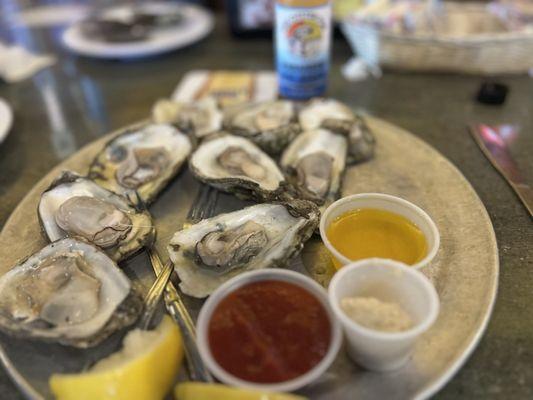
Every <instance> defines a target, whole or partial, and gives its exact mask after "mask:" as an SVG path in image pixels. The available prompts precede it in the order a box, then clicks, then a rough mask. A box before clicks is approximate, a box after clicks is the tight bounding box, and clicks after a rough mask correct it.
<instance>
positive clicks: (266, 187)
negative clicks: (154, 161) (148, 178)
mask: <svg viewBox="0 0 533 400" xmlns="http://www.w3.org/2000/svg"><path fill="white" fill-rule="evenodd" d="M189 168H190V170H191V172H192V173H193V174H194V176H196V178H198V179H199V180H201V181H202V182H205V183H207V184H209V185H211V186H214V187H216V188H217V189H220V190H223V191H225V192H230V193H235V195H236V196H238V197H240V198H244V199H249V198H255V199H258V200H268V199H274V198H276V197H277V195H279V194H280V192H282V191H283V189H284V187H285V178H284V176H283V173H282V172H281V171H280V169H279V168H278V166H277V165H276V163H275V162H274V160H272V159H271V158H270V157H269V156H268V155H267V154H265V153H264V152H263V151H261V149H259V148H258V147H257V146H256V145H254V144H253V143H252V142H250V141H249V140H247V139H245V138H242V137H239V136H233V135H226V134H220V135H216V136H214V137H210V138H208V139H206V140H204V142H203V143H202V144H201V145H200V146H199V147H198V148H197V149H196V151H195V152H194V153H193V154H192V156H191V158H190V160H189Z"/></svg>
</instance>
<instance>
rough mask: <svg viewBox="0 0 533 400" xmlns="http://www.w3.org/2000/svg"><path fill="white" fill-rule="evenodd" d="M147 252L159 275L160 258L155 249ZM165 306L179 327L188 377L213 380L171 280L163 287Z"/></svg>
mask: <svg viewBox="0 0 533 400" xmlns="http://www.w3.org/2000/svg"><path fill="white" fill-rule="evenodd" d="M148 254H149V256H150V261H151V262H152V267H153V269H154V272H155V274H156V275H157V276H159V275H160V274H161V273H162V272H163V271H164V267H163V264H162V262H161V259H160V257H159V255H158V254H157V251H156V250H155V249H153V248H149V249H148ZM165 306H166V309H167V311H168V313H169V314H170V316H171V317H172V318H173V319H174V321H175V322H176V323H177V324H178V326H179V327H180V330H181V335H182V339H183V347H184V350H185V357H186V360H187V369H188V371H189V377H190V379H191V380H192V381H202V382H213V378H212V377H211V374H210V373H209V371H208V370H207V368H206V366H205V365H204V362H203V361H202V358H201V357H200V353H199V351H198V344H197V342H196V329H195V327H194V323H193V321H192V319H191V316H190V314H189V312H188V311H187V308H186V307H185V304H184V303H183V300H182V299H181V296H180V295H179V293H178V291H177V290H176V288H175V287H174V284H173V283H172V282H171V281H169V282H168V283H167V286H166V289H165Z"/></svg>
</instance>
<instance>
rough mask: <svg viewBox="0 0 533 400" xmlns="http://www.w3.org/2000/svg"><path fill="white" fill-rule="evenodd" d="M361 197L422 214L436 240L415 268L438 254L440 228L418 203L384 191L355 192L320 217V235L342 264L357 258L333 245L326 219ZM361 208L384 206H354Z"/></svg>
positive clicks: (423, 264) (418, 267)
mask: <svg viewBox="0 0 533 400" xmlns="http://www.w3.org/2000/svg"><path fill="white" fill-rule="evenodd" d="M360 199H379V200H387V201H390V202H391V203H396V204H399V205H401V206H403V207H406V208H409V209H411V210H412V211H415V212H416V213H417V214H418V215H420V216H421V217H422V218H423V219H424V221H425V222H426V224H427V226H428V227H429V229H430V231H431V233H432V235H433V237H434V239H435V240H434V243H433V246H432V247H431V248H430V249H429V250H428V253H427V254H426V256H425V257H424V258H423V259H422V260H420V261H419V262H417V263H415V264H413V265H411V266H410V267H411V268H414V269H421V268H423V267H425V266H427V265H429V263H430V262H431V261H432V260H433V259H434V258H435V256H436V255H437V252H438V251H439V246H440V234H439V230H438V229H437V225H436V224H435V222H433V220H432V219H431V217H430V216H429V215H428V214H427V213H426V212H425V211H424V210H422V209H421V208H420V207H418V206H417V205H416V204H413V203H411V202H410V201H407V200H405V199H402V198H400V197H397V196H392V195H390V194H384V193H360V194H354V195H351V196H346V197H343V198H342V199H339V200H337V201H335V202H333V203H331V204H330V205H329V207H328V208H326V210H325V211H324V212H323V213H322V216H321V218H320V225H319V230H320V237H321V238H322V242H323V243H324V245H325V246H326V248H327V249H328V250H329V251H330V252H331V253H332V254H333V256H334V257H335V258H336V259H337V260H339V261H340V262H341V264H343V265H346V264H350V263H352V262H354V261H355V260H350V259H349V258H348V257H346V256H345V255H343V254H342V253H341V252H339V251H338V250H337V249H336V248H335V246H333V245H332V244H331V242H330V241H329V238H328V235H327V228H328V226H326V221H327V220H328V217H329V215H330V214H331V213H332V212H333V211H334V210H335V209H336V208H338V207H339V206H342V205H344V204H346V203H351V202H355V201H357V200H360ZM361 208H377V209H380V210H381V209H382V208H379V207H377V206H376V207H369V206H366V207H354V208H353V209H352V210H357V209H361ZM386 211H388V210H386ZM346 212H349V211H346ZM390 212H392V213H395V214H398V213H397V212H395V211H390ZM402 216H403V215H402ZM403 217H404V218H407V219H408V220H409V221H410V222H412V223H414V222H413V221H412V220H411V219H410V218H409V217H406V216H403ZM415 225H416V224H415ZM417 226H418V225H417ZM419 228H420V227H419ZM424 237H425V238H426V242H428V240H427V239H428V238H427V237H426V235H425V234H424ZM428 244H429V243H428ZM391 261H396V260H391Z"/></svg>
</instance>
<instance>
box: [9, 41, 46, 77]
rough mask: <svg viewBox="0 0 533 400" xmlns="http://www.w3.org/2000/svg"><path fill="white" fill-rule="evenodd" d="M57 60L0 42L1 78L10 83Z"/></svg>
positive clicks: (30, 74) (28, 75)
mask: <svg viewBox="0 0 533 400" xmlns="http://www.w3.org/2000/svg"><path fill="white" fill-rule="evenodd" d="M55 62H56V59H55V57H53V56H50V55H37V54H33V53H31V52H29V51H27V50H26V49H24V48H22V47H20V46H7V45H5V44H3V43H0V78H2V79H3V80H5V81H6V82H8V83H14V82H18V81H22V80H24V79H27V78H29V77H30V76H32V75H34V74H35V73H36V72H37V71H39V70H41V69H43V68H46V67H48V66H50V65H52V64H54V63H55Z"/></svg>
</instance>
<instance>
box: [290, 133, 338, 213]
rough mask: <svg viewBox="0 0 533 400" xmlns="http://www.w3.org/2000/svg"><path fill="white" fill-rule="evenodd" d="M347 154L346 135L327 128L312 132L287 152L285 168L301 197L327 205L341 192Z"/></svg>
mask: <svg viewBox="0 0 533 400" xmlns="http://www.w3.org/2000/svg"><path fill="white" fill-rule="evenodd" d="M346 151H347V140H346V138H345V137H344V136H343V135H340V134H337V133H333V132H331V131H328V130H326V129H315V130H309V131H305V132H303V133H302V134H300V135H299V136H298V137H297V138H296V139H295V140H294V141H293V142H292V143H291V144H290V145H289V147H287V149H285V151H284V153H283V155H282V157H281V166H282V168H283V170H284V171H285V172H286V174H287V176H288V180H289V182H290V183H291V184H292V185H293V186H294V187H295V188H296V190H297V192H298V194H299V197H300V198H303V199H306V200H311V201H313V202H314V203H316V204H317V205H319V206H325V205H328V204H329V203H330V202H332V201H333V200H335V199H336V198H337V196H338V193H339V191H340V186H341V180H342V175H343V173H344V168H345V164H346Z"/></svg>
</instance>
